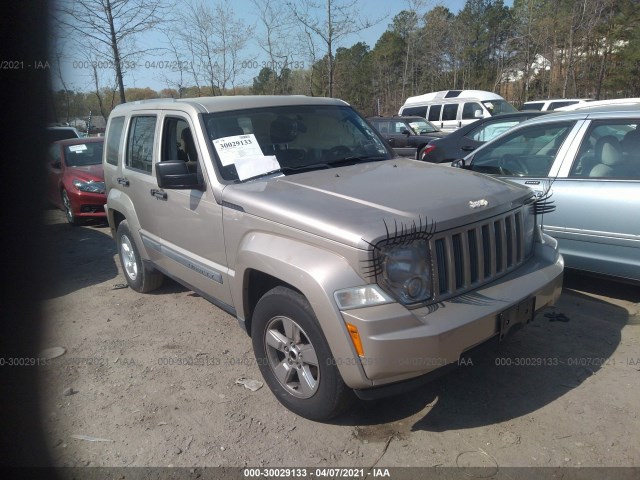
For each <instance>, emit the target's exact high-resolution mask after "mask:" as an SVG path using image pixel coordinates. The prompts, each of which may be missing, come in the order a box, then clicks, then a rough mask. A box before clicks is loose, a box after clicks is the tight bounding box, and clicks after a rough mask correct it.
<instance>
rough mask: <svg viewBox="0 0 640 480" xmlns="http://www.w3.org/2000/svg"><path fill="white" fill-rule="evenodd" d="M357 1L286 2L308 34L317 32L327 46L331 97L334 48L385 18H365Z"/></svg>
mask: <svg viewBox="0 0 640 480" xmlns="http://www.w3.org/2000/svg"><path fill="white" fill-rule="evenodd" d="M358 3H359V2H358V0H347V1H340V0H325V3H324V5H322V4H320V3H317V2H314V1H312V0H305V1H304V2H295V3H294V2H292V1H289V2H287V5H288V6H289V8H290V9H291V12H292V13H293V15H294V16H295V18H296V19H297V20H298V22H300V24H301V25H302V27H303V29H304V30H305V31H306V32H309V35H314V36H315V37H316V38H317V39H318V40H319V41H320V43H321V44H322V45H323V46H324V47H325V48H326V59H327V64H328V69H327V70H328V71H327V84H328V93H329V96H330V97H331V96H333V80H334V74H335V65H334V63H335V56H334V52H335V49H336V48H337V47H338V46H339V45H340V42H341V41H343V40H344V39H345V38H346V37H348V36H349V35H352V34H354V33H357V32H361V31H362V30H365V29H367V28H369V27H371V26H372V25H375V24H376V23H378V22H380V21H381V20H382V19H378V20H377V21H371V20H368V19H366V18H363V17H362V14H361V13H360V12H361V11H362V8H358Z"/></svg>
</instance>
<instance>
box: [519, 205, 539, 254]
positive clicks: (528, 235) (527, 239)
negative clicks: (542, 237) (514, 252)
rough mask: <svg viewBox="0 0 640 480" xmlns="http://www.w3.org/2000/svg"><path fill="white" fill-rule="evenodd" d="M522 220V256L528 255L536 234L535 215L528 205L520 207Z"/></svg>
mask: <svg viewBox="0 0 640 480" xmlns="http://www.w3.org/2000/svg"><path fill="white" fill-rule="evenodd" d="M522 215H523V220H524V256H525V258H526V257H528V256H529V254H530V253H531V250H532V249H533V242H534V239H535V236H536V215H535V213H533V211H532V208H531V207H530V206H529V205H525V207H524V208H523V209H522Z"/></svg>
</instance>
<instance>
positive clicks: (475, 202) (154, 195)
mask: <svg viewBox="0 0 640 480" xmlns="http://www.w3.org/2000/svg"><path fill="white" fill-rule="evenodd" d="M105 142H106V148H105V153H104V162H103V163H104V173H105V181H106V186H107V194H108V201H107V205H106V207H105V209H106V211H107V215H108V219H109V225H110V228H111V231H112V234H113V237H114V238H115V240H116V242H117V250H118V253H119V256H120V260H121V263H122V269H123V271H124V275H125V277H126V279H127V282H128V284H129V286H130V287H131V288H133V289H134V290H137V291H139V292H149V291H151V290H153V289H155V288H157V287H158V286H160V284H161V282H162V279H163V276H165V275H167V276H170V277H172V278H174V279H176V280H177V281H179V282H180V283H182V284H184V285H185V286H187V287H188V288H190V289H192V290H193V291H195V292H197V293H199V294H200V295H202V296H203V297H205V298H207V299H208V300H210V301H211V302H213V303H214V304H216V305H218V306H219V307H221V308H222V309H224V310H225V311H227V312H229V313H230V314H232V315H234V316H235V317H236V318H237V319H238V321H239V323H240V325H241V326H242V327H243V328H244V329H245V330H246V331H247V332H248V333H249V335H250V336H251V338H252V342H253V348H254V352H255V356H256V361H257V363H258V365H259V367H260V370H261V372H262V375H263V376H264V379H265V381H266V383H267V384H268V385H269V387H270V388H271V390H272V391H273V393H274V394H275V396H276V397H277V398H278V400H279V401H280V402H281V403H282V404H284V405H285V406H286V407H287V408H289V409H290V410H292V411H293V412H295V413H297V414H299V415H301V416H304V417H307V418H310V419H315V420H327V419H329V418H331V417H333V416H335V415H337V414H339V413H340V412H342V411H343V409H344V408H345V407H346V406H347V405H348V404H349V403H350V400H351V399H353V398H354V392H355V394H356V395H357V396H358V397H360V398H365V399H370V398H377V397H381V396H384V395H388V394H394V393H397V392H399V391H402V390H403V389H406V388H409V387H414V386H416V385H418V384H420V383H422V382H423V381H426V380H427V379H429V378H431V377H432V375H431V373H435V372H437V371H442V370H441V367H446V366H451V365H455V364H456V363H457V362H458V360H459V358H460V356H461V355H462V354H463V353H464V352H466V351H468V350H469V349H471V348H472V347H475V346H477V345H480V344H482V343H484V342H486V341H488V340H490V339H493V338H496V337H502V336H504V335H505V334H506V333H507V332H508V331H509V330H510V329H511V328H512V327H513V326H520V325H522V324H526V323H527V322H529V321H530V320H532V319H533V316H534V314H535V312H536V311H538V310H540V309H541V308H543V307H545V306H548V305H550V304H552V303H553V302H554V301H555V300H556V299H557V298H558V296H559V294H560V289H561V284H562V274H563V260H562V257H561V256H560V255H559V253H558V249H557V244H556V242H555V240H553V239H552V238H550V237H548V236H547V235H545V234H543V233H542V231H541V229H540V227H539V225H537V222H536V217H537V216H538V215H537V214H539V213H541V212H543V211H545V209H547V208H549V204H548V202H546V201H545V200H544V199H542V200H541V199H540V198H536V197H535V196H532V192H531V191H530V190H529V189H527V188H525V187H522V186H518V185H515V184H511V183H509V182H506V181H501V180H496V179H493V178H490V177H488V176H485V175H482V174H478V173H473V172H467V171H462V170H459V169H453V168H444V167H442V166H437V165H432V164H428V163H425V162H419V161H415V160H410V159H402V158H397V157H395V156H394V153H393V151H392V150H391V148H390V146H389V145H388V144H387V143H386V142H385V141H384V140H383V139H382V138H381V137H380V136H379V134H377V133H376V131H375V130H374V129H373V128H372V127H371V126H370V124H368V123H367V122H366V120H364V119H363V118H362V117H361V116H360V115H359V114H357V113H356V112H355V111H354V110H353V109H352V108H351V107H350V106H349V105H348V104H346V103H345V102H343V101H340V100H336V99H329V98H311V97H306V96H281V97H278V96H236V97H214V98H193V99H180V100H174V99H158V100H147V101H140V102H132V103H127V104H123V105H119V106H117V107H116V108H115V109H114V110H113V112H112V113H111V115H110V117H109V121H108V125H107V130H106V139H105ZM187 321H188V319H187V318H185V322H187Z"/></svg>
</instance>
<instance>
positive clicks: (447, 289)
mask: <svg viewBox="0 0 640 480" xmlns="http://www.w3.org/2000/svg"><path fill="white" fill-rule="evenodd" d="M525 208H526V207H525ZM523 232H524V225H523V218H522V210H521V209H519V210H515V211H512V212H509V213H506V214H503V215H500V216H498V217H493V218H490V219H488V220H485V221H483V222H478V223H476V224H473V225H467V226H465V227H462V228H458V229H453V230H448V231H446V232H442V233H439V234H435V235H434V236H433V238H431V240H430V243H431V245H430V246H431V252H432V255H433V278H434V300H436V301H439V300H444V299H446V298H449V297H452V296H454V295H458V294H461V293H464V292H465V291H467V290H470V289H472V288H476V287H478V286H479V285H482V284H485V283H489V282H491V281H493V280H495V279H496V278H498V277H501V276H502V275H504V274H506V273H508V272H510V271H512V270H513V269H515V268H516V267H517V266H518V265H520V264H521V263H522V262H523V261H524V260H525V255H524V243H525V242H524V233H523Z"/></svg>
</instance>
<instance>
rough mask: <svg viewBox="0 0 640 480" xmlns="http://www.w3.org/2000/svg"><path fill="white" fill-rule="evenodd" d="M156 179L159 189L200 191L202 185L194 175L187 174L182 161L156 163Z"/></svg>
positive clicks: (187, 169)
mask: <svg viewBox="0 0 640 480" xmlns="http://www.w3.org/2000/svg"><path fill="white" fill-rule="evenodd" d="M156 179H157V180H158V186H159V187H160V188H173V189H176V190H191V189H198V190H199V189H201V188H202V184H201V183H200V181H199V180H198V175H197V174H196V173H189V168H188V167H187V164H186V163H185V162H184V161H183V160H168V161H166V162H158V163H156Z"/></svg>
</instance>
